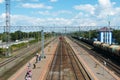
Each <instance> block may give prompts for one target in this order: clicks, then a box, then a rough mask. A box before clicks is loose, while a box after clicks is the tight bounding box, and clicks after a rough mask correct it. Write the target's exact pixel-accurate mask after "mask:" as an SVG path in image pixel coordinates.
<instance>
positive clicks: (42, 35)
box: [41, 27, 46, 58]
mask: <svg viewBox="0 0 120 80" xmlns="http://www.w3.org/2000/svg"><path fill="white" fill-rule="evenodd" d="M41 52H42V53H41V58H46V56H45V53H44V28H43V27H42V31H41Z"/></svg>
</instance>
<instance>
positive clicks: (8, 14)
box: [5, 0, 11, 56]
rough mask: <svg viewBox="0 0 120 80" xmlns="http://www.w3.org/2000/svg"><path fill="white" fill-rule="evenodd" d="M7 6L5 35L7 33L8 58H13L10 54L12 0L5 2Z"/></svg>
mask: <svg viewBox="0 0 120 80" xmlns="http://www.w3.org/2000/svg"><path fill="white" fill-rule="evenodd" d="M5 1H6V3H5V6H6V26H5V33H6V48H7V50H6V54H5V55H6V56H11V52H10V0H5Z"/></svg>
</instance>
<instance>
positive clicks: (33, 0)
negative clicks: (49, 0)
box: [11, 0, 39, 2]
mask: <svg viewBox="0 0 120 80" xmlns="http://www.w3.org/2000/svg"><path fill="white" fill-rule="evenodd" d="M11 1H19V2H29V1H32V2H38V1H39V0H11Z"/></svg>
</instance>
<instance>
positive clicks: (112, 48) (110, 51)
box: [73, 37, 120, 61]
mask: <svg viewBox="0 0 120 80" xmlns="http://www.w3.org/2000/svg"><path fill="white" fill-rule="evenodd" d="M73 38H75V39H78V40H81V41H83V42H85V43H87V44H89V45H92V46H93V47H94V49H95V50H97V51H103V52H104V54H107V55H108V56H111V57H114V58H115V59H117V60H119V61H120V45H110V44H106V43H103V42H100V41H94V40H89V39H88V38H82V37H73Z"/></svg>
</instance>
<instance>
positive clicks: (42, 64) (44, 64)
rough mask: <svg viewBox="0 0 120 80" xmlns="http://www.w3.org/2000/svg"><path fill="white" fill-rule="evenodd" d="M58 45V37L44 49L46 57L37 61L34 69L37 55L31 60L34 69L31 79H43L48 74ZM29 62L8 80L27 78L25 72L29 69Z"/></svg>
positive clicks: (23, 79) (31, 68)
mask: <svg viewBox="0 0 120 80" xmlns="http://www.w3.org/2000/svg"><path fill="white" fill-rule="evenodd" d="M57 45H58V39H56V40H55V41H53V42H52V43H50V44H49V45H48V46H47V47H46V48H45V50H44V52H45V55H46V58H45V59H42V60H41V61H39V62H38V63H36V68H35V69H33V64H34V63H35V62H36V57H34V58H33V59H31V60H30V62H28V63H30V64H31V67H30V70H32V79H31V80H43V79H44V77H45V76H46V73H47V71H48V69H49V66H50V64H51V62H52V59H53V55H54V54H55V50H56V48H57ZM28 63H27V64H26V65H24V66H23V67H22V68H21V69H20V70H18V71H17V72H16V73H15V74H14V75H13V76H11V77H10V78H9V79H8V80H25V74H26V72H27V70H28Z"/></svg>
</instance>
